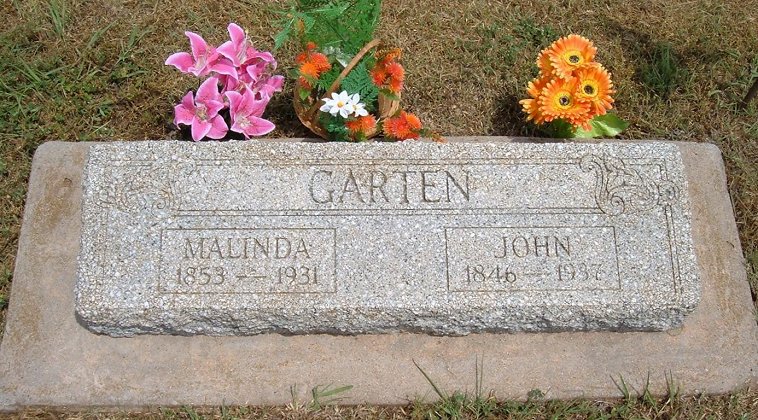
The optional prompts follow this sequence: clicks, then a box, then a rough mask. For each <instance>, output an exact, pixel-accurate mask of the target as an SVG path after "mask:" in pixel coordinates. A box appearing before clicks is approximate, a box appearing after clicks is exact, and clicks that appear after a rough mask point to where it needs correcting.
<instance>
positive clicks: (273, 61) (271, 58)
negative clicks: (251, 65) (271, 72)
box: [250, 51, 276, 69]
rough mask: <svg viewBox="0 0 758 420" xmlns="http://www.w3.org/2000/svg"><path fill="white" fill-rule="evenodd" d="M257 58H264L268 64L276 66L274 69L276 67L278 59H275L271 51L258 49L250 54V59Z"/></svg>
mask: <svg viewBox="0 0 758 420" xmlns="http://www.w3.org/2000/svg"><path fill="white" fill-rule="evenodd" d="M255 58H257V59H260V60H263V61H264V62H266V63H268V64H271V65H272V66H273V67H274V69H276V59H274V55H273V54H271V53H270V52H268V51H260V52H259V51H256V52H255V53H254V54H251V55H250V59H255Z"/></svg>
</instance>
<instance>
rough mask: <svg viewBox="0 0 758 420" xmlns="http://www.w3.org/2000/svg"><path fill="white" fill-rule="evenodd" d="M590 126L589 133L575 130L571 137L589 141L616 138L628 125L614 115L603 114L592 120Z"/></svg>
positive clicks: (579, 129) (578, 129)
mask: <svg viewBox="0 0 758 420" xmlns="http://www.w3.org/2000/svg"><path fill="white" fill-rule="evenodd" d="M590 126H592V129H591V130H589V131H587V130H584V129H582V128H577V129H576V131H575V132H574V135H573V137H575V138H590V139H593V138H601V137H602V138H610V137H616V136H618V135H619V134H621V132H622V131H624V130H626V128H627V127H629V123H628V122H627V121H624V120H622V119H621V118H619V116H618V115H616V114H605V115H598V116H597V117H595V118H593V119H592V121H590Z"/></svg>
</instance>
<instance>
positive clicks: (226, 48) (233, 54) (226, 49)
mask: <svg viewBox="0 0 758 420" xmlns="http://www.w3.org/2000/svg"><path fill="white" fill-rule="evenodd" d="M216 51H217V52H218V53H219V54H221V55H223V56H224V57H226V58H228V59H229V60H231V61H232V64H233V65H235V66H239V65H240V62H239V58H238V57H237V48H236V47H235V45H234V43H233V42H232V41H226V42H224V43H223V44H221V45H220V46H219V47H218V48H216Z"/></svg>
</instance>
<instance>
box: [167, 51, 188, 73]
mask: <svg viewBox="0 0 758 420" xmlns="http://www.w3.org/2000/svg"><path fill="white" fill-rule="evenodd" d="M193 64H195V60H193V59H192V56H191V55H189V53H186V52H178V53H175V54H171V55H170V56H169V57H168V59H166V65H167V66H174V67H176V68H177V69H179V70H180V71H181V72H182V73H189V69H190V67H192V65H193Z"/></svg>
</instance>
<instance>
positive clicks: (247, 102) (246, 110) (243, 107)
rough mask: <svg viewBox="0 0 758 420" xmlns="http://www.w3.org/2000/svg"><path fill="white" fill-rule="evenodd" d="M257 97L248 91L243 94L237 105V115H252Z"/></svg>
mask: <svg viewBox="0 0 758 420" xmlns="http://www.w3.org/2000/svg"><path fill="white" fill-rule="evenodd" d="M254 102H255V96H254V95H253V94H252V93H251V92H250V91H249V90H248V91H245V93H243V94H242V99H241V100H240V101H239V103H238V104H237V109H236V111H237V112H236V114H239V115H241V116H243V117H247V116H248V115H250V114H252V112H253V106H254Z"/></svg>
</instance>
